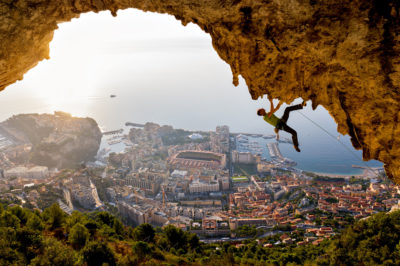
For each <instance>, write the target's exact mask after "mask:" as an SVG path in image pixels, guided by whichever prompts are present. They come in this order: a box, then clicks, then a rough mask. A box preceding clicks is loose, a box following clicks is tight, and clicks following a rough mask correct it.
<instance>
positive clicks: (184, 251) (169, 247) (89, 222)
mask: <svg viewBox="0 0 400 266" xmlns="http://www.w3.org/2000/svg"><path fill="white" fill-rule="evenodd" d="M275 238H276V237H275ZM275 241H276V239H274V237H273V236H271V237H269V238H266V239H263V240H261V242H262V243H273V242H275ZM399 241H400V211H397V212H393V213H390V214H385V213H379V214H376V215H374V216H372V217H370V218H368V219H365V220H363V221H359V222H356V223H355V224H353V225H351V226H349V227H348V228H347V229H346V230H345V231H344V232H343V233H342V234H340V235H338V236H336V237H335V238H333V239H327V240H325V241H323V242H322V243H321V244H320V245H319V246H313V245H305V246H299V247H297V246H295V245H293V246H286V247H284V246H280V245H275V246H273V247H271V248H266V247H263V246H262V245H260V244H257V242H256V241H253V240H247V241H246V242H244V243H242V244H240V245H237V244H238V243H228V242H225V243H218V244H204V243H201V242H200V241H199V238H198V237H197V236H196V235H194V234H190V233H188V232H184V231H182V230H181V229H178V228H176V227H174V226H172V225H168V226H166V227H164V228H162V229H161V228H153V227H152V226H151V225H149V224H142V225H140V226H138V227H136V228H132V227H126V226H124V225H123V224H122V223H121V221H120V220H119V219H117V218H116V217H114V216H112V215H111V214H109V213H107V212H93V213H87V214H86V213H80V212H73V213H72V215H67V214H65V213H64V212H63V211H62V210H61V209H60V208H59V206H58V205H57V204H54V205H52V206H51V207H49V208H47V209H45V211H43V212H39V211H31V210H28V209H26V208H21V207H19V206H12V207H7V208H3V207H1V208H0V265H288V264H290V265H377V264H384V265H399V264H400V243H399Z"/></svg>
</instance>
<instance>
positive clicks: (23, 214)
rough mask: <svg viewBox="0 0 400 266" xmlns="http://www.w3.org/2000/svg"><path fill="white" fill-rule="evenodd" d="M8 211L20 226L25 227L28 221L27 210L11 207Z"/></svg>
mask: <svg viewBox="0 0 400 266" xmlns="http://www.w3.org/2000/svg"><path fill="white" fill-rule="evenodd" d="M8 211H9V212H11V213H12V214H14V215H15V216H17V217H18V219H19V220H20V221H21V224H22V225H25V224H26V222H27V221H28V217H29V211H28V210H27V209H25V208H24V209H23V208H21V207H20V206H13V207H11V208H8Z"/></svg>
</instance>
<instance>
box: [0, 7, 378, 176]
mask: <svg viewBox="0 0 400 266" xmlns="http://www.w3.org/2000/svg"><path fill="white" fill-rule="evenodd" d="M50 58H51V59H50V60H45V61H42V62H40V63H39V64H38V65H37V66H36V67H35V68H33V69H32V70H30V71H29V72H28V73H26V74H25V75H24V78H23V80H22V81H18V82H16V83H15V84H13V85H10V86H9V87H7V88H6V89H5V90H4V91H2V92H0V121H3V120H5V119H7V118H8V117H10V116H12V115H15V114H20V113H53V112H54V111H59V110H60V111H65V112H69V113H71V114H72V115H74V116H79V117H92V118H94V119H95V120H96V121H97V123H98V124H99V126H100V127H101V129H102V130H104V131H107V130H115V129H120V128H124V125H125V123H126V122H135V123H145V122H155V123H158V124H160V125H172V126H173V127H174V128H182V129H187V130H192V131H211V130H215V127H216V126H218V125H228V126H229V127H230V131H231V132H234V133H249V134H265V135H271V134H274V133H273V128H272V127H271V126H270V125H269V124H267V123H265V122H264V121H263V119H262V118H261V117H259V116H257V114H256V111H257V109H258V108H260V107H263V108H265V109H266V110H268V109H269V103H268V100H267V99H266V97H264V99H261V98H260V99H258V100H255V101H254V100H252V99H251V97H250V94H249V92H248V88H247V86H246V81H245V80H243V79H242V78H240V84H239V86H237V87H235V86H233V85H232V74H231V69H230V67H229V65H228V64H226V63H225V62H224V61H223V60H222V59H221V58H220V57H219V56H218V54H217V53H216V52H215V50H214V49H213V47H212V42H211V38H210V37H209V35H207V34H205V33H204V32H202V31H201V30H200V29H199V28H198V27H197V26H195V25H192V24H189V25H188V26H186V27H182V25H181V23H179V22H178V21H176V20H175V19H174V18H173V17H171V16H167V15H160V14H153V13H146V14H145V13H143V12H140V11H137V10H136V11H135V10H127V11H121V12H118V16H117V18H114V17H112V16H111V15H110V14H109V12H108V13H100V14H93V13H89V14H84V15H82V16H81V18H79V19H78V20H73V21H72V22H69V23H62V24H60V25H59V30H57V31H56V32H55V34H54V39H53V41H52V42H51V44H50ZM111 95H115V96H116V97H110V96H111ZM301 102H302V99H297V100H296V101H294V102H293V103H287V104H297V103H301ZM275 104H277V101H275ZM307 104H308V105H307V106H306V107H305V108H304V109H303V110H300V111H296V112H292V113H291V114H290V117H289V120H288V125H289V126H291V127H292V128H294V129H295V130H296V131H297V133H298V137H299V142H300V149H301V152H300V153H298V152H296V151H295V150H294V148H293V146H292V145H290V144H283V143H282V144H279V148H280V150H281V152H282V154H283V156H284V157H287V158H290V159H292V160H294V161H296V162H297V168H299V169H302V170H306V171H312V172H320V173H329V174H338V175H356V174H361V173H362V170H361V169H357V168H353V167H352V165H360V166H365V165H368V166H370V167H380V166H382V163H380V162H378V161H373V160H372V161H369V162H363V161H362V153H361V151H359V150H355V149H354V148H353V147H352V145H351V143H350V140H349V137H348V136H346V135H341V134H340V133H338V132H337V124H336V122H335V121H334V119H333V118H332V116H331V115H330V114H329V112H328V111H327V110H325V109H324V108H323V107H322V106H318V108H316V109H315V110H312V108H311V107H310V105H311V102H308V103H307ZM286 106H287V105H283V106H282V107H281V109H280V110H279V111H278V112H277V113H276V114H277V116H280V115H282V114H283V111H284V109H285V107H286ZM299 112H301V113H302V114H303V115H304V116H306V117H307V118H308V119H306V118H305V117H304V116H302V115H300V113H299ZM309 119H310V120H311V121H313V122H314V123H312V122H310V120H309ZM316 125H318V126H316ZM321 128H322V129H321ZM128 130H129V129H128V128H125V134H127V132H128ZM325 131H327V132H329V133H330V135H328V134H327V133H326V132H325ZM288 137H290V135H288V134H286V133H284V132H282V133H281V138H288ZM256 141H258V142H260V146H262V147H263V148H264V155H265V158H268V154H267V151H266V142H268V141H274V140H264V139H262V138H261V139H258V140H256ZM104 145H106V144H104V142H103V144H102V148H103V147H104ZM118 147H119V148H118ZM122 148H123V145H121V146H117V147H113V150H116V151H117V150H119V149H122Z"/></svg>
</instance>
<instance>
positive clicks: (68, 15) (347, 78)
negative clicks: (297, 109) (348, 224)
mask: <svg viewBox="0 0 400 266" xmlns="http://www.w3.org/2000/svg"><path fill="white" fill-rule="evenodd" d="M130 7H132V8H138V9H141V10H144V11H152V12H158V13H168V14H171V15H174V16H175V18H176V19H179V20H181V21H182V24H184V25H186V24H187V23H189V22H192V23H195V24H197V25H199V26H200V27H201V28H202V29H203V30H204V31H205V32H207V33H209V34H210V35H211V37H212V43H213V46H214V48H215V50H216V51H217V53H218V54H219V56H220V57H221V58H222V59H223V60H224V61H225V62H227V63H228V64H229V65H230V66H231V69H232V73H233V83H234V84H237V83H238V76H239V75H242V76H243V78H244V79H245V81H246V84H247V86H248V88H249V92H250V94H251V97H252V98H253V99H256V98H257V97H259V96H262V95H264V94H268V95H271V96H272V97H274V98H279V99H281V100H283V101H285V102H286V103H290V102H292V101H293V100H294V99H296V98H298V97H302V98H303V99H304V100H312V105H313V107H314V108H315V107H316V106H317V105H319V104H321V105H323V106H324V107H325V108H326V109H327V110H328V111H329V112H330V114H331V115H332V116H333V117H334V119H335V121H336V122H337V124H338V131H339V132H340V133H343V134H349V135H350V136H351V140H352V143H353V146H354V147H355V148H357V149H362V150H363V157H364V159H365V160H369V159H377V160H380V161H382V162H384V163H385V168H386V171H387V174H388V175H389V177H391V178H392V179H394V180H396V182H398V183H400V137H399V134H400V127H399V121H400V56H399V52H400V36H399V30H400V23H399V22H400V16H399V12H400V11H399V7H400V3H399V1H397V0H386V1H382V0H355V1H347V0H203V1H198V0H63V1H56V0H6V1H2V2H1V3H0V39H1V42H0V89H2V88H5V87H6V86H7V85H9V84H11V83H13V82H15V81H16V80H18V79H22V76H23V74H24V73H25V72H26V71H27V70H29V69H30V68H32V67H33V66H35V65H36V64H37V63H38V61H40V60H42V59H45V58H46V59H47V58H48V55H49V51H48V50H49V46H48V44H49V42H50V40H51V39H52V36H53V31H54V30H55V29H57V24H58V23H60V22H65V21H69V20H71V19H72V18H76V17H79V15H80V14H81V13H84V12H89V11H94V12H98V11H101V10H110V11H111V13H112V14H113V15H116V14H117V10H118V9H125V8H130Z"/></svg>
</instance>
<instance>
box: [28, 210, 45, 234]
mask: <svg viewBox="0 0 400 266" xmlns="http://www.w3.org/2000/svg"><path fill="white" fill-rule="evenodd" d="M26 226H27V227H28V228H31V229H33V230H37V231H42V230H43V228H44V226H43V222H42V219H40V218H39V217H38V216H37V215H36V214H31V216H29V218H28V222H27V223H26Z"/></svg>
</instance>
